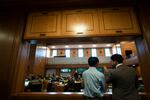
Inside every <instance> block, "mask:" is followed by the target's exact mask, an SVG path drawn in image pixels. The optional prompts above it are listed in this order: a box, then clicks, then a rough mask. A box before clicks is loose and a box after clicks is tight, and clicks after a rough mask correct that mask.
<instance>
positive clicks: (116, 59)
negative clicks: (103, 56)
mask: <svg viewBox="0 0 150 100" xmlns="http://www.w3.org/2000/svg"><path fill="white" fill-rule="evenodd" d="M120 63H123V57H122V56H121V55H120V54H114V55H112V56H111V64H112V66H113V67H115V66H116V65H117V64H120Z"/></svg>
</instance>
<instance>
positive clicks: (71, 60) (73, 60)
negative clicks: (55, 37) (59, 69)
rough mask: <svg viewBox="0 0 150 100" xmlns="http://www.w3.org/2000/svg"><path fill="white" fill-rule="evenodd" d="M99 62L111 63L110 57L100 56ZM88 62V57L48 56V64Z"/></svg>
mask: <svg viewBox="0 0 150 100" xmlns="http://www.w3.org/2000/svg"><path fill="white" fill-rule="evenodd" d="M98 58H99V63H100V64H103V63H109V62H110V57H103V56H101V57H98ZM87 63H88V57H81V58H79V57H72V58H66V57H54V58H48V62H47V64H87Z"/></svg>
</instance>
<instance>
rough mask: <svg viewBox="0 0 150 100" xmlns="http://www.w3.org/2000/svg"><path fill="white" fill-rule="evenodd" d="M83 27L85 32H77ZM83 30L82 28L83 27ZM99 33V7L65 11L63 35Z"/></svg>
mask: <svg viewBox="0 0 150 100" xmlns="http://www.w3.org/2000/svg"><path fill="white" fill-rule="evenodd" d="M81 28H83V30H84V32H77V30H78V31H80V29H81ZM81 30H82V29H81ZM98 33H99V26H98V11H97V9H78V10H67V11H63V19H62V35H63V36H77V37H78V36H87V35H95V34H98Z"/></svg>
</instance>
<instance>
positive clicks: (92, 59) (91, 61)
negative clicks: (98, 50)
mask: <svg viewBox="0 0 150 100" xmlns="http://www.w3.org/2000/svg"><path fill="white" fill-rule="evenodd" d="M97 63H99V60H98V58H97V57H89V59H88V64H89V66H96V65H97Z"/></svg>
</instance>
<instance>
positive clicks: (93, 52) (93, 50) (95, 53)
mask: <svg viewBox="0 0 150 100" xmlns="http://www.w3.org/2000/svg"><path fill="white" fill-rule="evenodd" d="M91 56H92V57H97V52H96V49H91Z"/></svg>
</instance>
